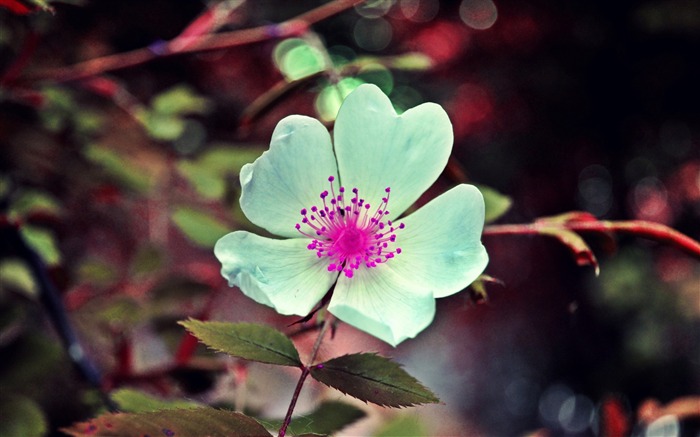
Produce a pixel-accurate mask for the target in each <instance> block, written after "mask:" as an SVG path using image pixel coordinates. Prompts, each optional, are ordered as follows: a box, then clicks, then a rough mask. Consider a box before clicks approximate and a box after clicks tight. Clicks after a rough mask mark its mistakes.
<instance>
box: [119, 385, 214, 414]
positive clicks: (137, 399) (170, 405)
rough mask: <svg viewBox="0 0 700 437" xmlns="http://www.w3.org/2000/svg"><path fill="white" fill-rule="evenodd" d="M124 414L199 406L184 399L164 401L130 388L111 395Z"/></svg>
mask: <svg viewBox="0 0 700 437" xmlns="http://www.w3.org/2000/svg"><path fill="white" fill-rule="evenodd" d="M110 396H111V397H112V399H113V400H114V402H116V403H117V405H119V409H120V410H121V411H123V412H125V413H145V412H148V411H161V410H177V409H191V408H199V407H200V406H201V405H199V404H197V403H195V402H192V401H187V400H184V399H175V400H165V399H161V398H157V397H155V396H152V395H149V394H146V393H143V392H141V391H138V390H133V389H130V388H122V389H119V390H117V391H115V392H113V393H112V394H111V395H110Z"/></svg>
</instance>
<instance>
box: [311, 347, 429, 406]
mask: <svg viewBox="0 0 700 437" xmlns="http://www.w3.org/2000/svg"><path fill="white" fill-rule="evenodd" d="M311 376H312V377H313V378H314V379H316V380H318V381H320V382H322V383H324V384H326V385H328V386H330V387H333V388H335V389H338V390H340V391H341V392H343V393H345V394H348V395H350V396H353V397H356V398H358V399H360V400H362V401H365V402H372V403H375V404H378V405H383V406H388V407H406V406H410V405H416V404H426V403H437V402H440V400H439V399H438V398H437V397H435V395H434V394H433V393H432V392H431V391H430V390H428V389H427V388H425V387H424V386H423V385H422V384H421V383H420V382H418V380H416V379H415V378H414V377H412V376H411V375H409V374H408V373H406V371H404V370H403V369H402V368H401V366H399V364H397V363H395V362H393V361H391V360H389V359H388V358H384V357H381V356H379V355H377V354H373V353H361V354H350V355H344V356H342V357H338V358H333V359H332V360H329V361H326V362H324V363H321V364H317V365H315V366H313V368H312V369H311Z"/></svg>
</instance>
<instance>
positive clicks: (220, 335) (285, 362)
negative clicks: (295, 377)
mask: <svg viewBox="0 0 700 437" xmlns="http://www.w3.org/2000/svg"><path fill="white" fill-rule="evenodd" d="M180 324H181V325H182V326H184V327H185V328H187V330H188V331H190V332H191V333H192V334H193V335H194V336H195V337H197V338H198V339H199V340H200V341H201V342H202V343H204V344H206V345H207V346H209V347H210V348H212V349H215V350H217V351H220V352H225V353H227V354H229V355H233V356H234V357H239V358H243V359H246V360H251V361H258V362H261V363H267V364H277V365H280V366H295V367H297V366H301V359H300V358H299V352H297V350H296V348H295V347H294V344H293V343H292V341H291V340H290V339H289V338H287V336H285V335H284V334H282V333H281V332H279V331H277V330H276V329H273V328H271V327H269V326H265V325H258V324H253V323H226V322H201V321H198V320H194V319H189V320H187V321H182V322H180Z"/></svg>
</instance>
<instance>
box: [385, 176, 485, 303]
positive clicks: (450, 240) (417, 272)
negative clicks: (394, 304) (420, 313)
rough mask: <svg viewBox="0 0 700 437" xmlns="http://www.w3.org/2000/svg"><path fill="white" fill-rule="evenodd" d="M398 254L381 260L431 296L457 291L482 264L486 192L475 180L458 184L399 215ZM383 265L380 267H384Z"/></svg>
mask: <svg viewBox="0 0 700 437" xmlns="http://www.w3.org/2000/svg"><path fill="white" fill-rule="evenodd" d="M401 222H403V223H404V224H405V225H406V227H405V228H404V229H402V230H400V231H398V232H397V237H398V238H397V242H396V245H397V247H400V248H401V254H400V255H397V256H396V257H395V258H392V259H391V260H389V261H388V262H387V263H386V264H385V265H384V266H385V267H390V268H391V269H393V270H395V271H396V272H397V273H398V274H399V275H401V276H403V277H405V278H407V280H409V281H410V282H411V283H415V284H416V286H421V287H425V288H426V289H428V290H430V292H431V293H432V294H433V296H434V297H436V298H438V297H445V296H449V295H451V294H454V293H457V292H458V291H460V290H462V289H464V288H465V287H466V286H468V285H469V284H471V283H472V282H473V281H474V280H475V279H476V278H477V277H478V276H479V275H480V274H481V273H482V272H483V271H484V269H485V268H486V264H488V261H489V257H488V254H487V253H486V249H485V248H484V246H483V245H482V244H481V241H480V240H481V232H482V230H483V227H484V198H483V197H482V195H481V193H480V192H479V190H478V189H477V188H476V187H474V186H473V185H465V184H462V185H458V186H456V187H454V188H452V189H451V190H449V191H447V192H445V193H443V194H442V195H440V196H438V197H436V198H435V199H433V200H432V201H431V202H429V203H428V204H427V205H425V206H423V207H422V208H420V209H419V210H418V211H416V212H414V213H413V214H411V215H409V216H408V217H406V218H405V219H403V220H401ZM384 266H383V267H384Z"/></svg>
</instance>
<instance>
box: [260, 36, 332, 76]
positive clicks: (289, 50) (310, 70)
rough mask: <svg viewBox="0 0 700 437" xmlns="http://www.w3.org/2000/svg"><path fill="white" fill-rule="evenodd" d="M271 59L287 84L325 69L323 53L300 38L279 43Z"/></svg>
mask: <svg viewBox="0 0 700 437" xmlns="http://www.w3.org/2000/svg"><path fill="white" fill-rule="evenodd" d="M272 57H273V59H274V61H275V64H276V65H277V68H278V69H279V70H280V72H281V73H282V74H283V75H284V77H285V78H286V79H287V81H289V82H292V81H295V80H299V79H302V78H305V77H307V76H311V75H312V74H315V73H318V72H319V71H323V70H325V69H326V61H325V59H324V56H323V53H321V51H319V50H318V49H317V48H316V47H313V46H311V45H310V44H309V43H308V42H306V41H305V40H303V39H301V38H289V39H286V40H284V41H282V42H280V43H279V44H277V46H276V47H275V50H274V51H273V54H272Z"/></svg>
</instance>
